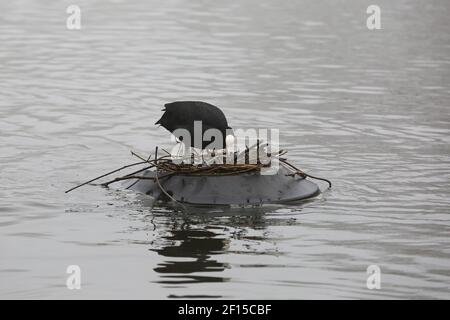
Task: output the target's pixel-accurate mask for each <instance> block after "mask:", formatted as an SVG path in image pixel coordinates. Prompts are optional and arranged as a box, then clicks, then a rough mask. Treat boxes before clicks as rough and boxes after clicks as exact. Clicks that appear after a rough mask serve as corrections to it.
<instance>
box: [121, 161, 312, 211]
mask: <svg viewBox="0 0 450 320" xmlns="http://www.w3.org/2000/svg"><path fill="white" fill-rule="evenodd" d="M164 174H165V173H164V172H162V171H158V176H159V177H163V176H164ZM140 176H142V177H144V179H133V180H127V181H126V183H125V187H126V188H127V189H130V190H134V191H136V192H139V193H143V194H146V195H149V196H151V197H153V198H154V199H155V200H159V201H164V202H170V201H172V200H171V199H170V197H168V196H167V195H166V194H165V193H164V192H163V191H162V190H161V188H160V186H159V185H158V181H159V184H160V185H161V187H162V188H163V189H164V190H165V191H166V192H167V193H168V194H169V195H170V196H171V197H172V198H173V199H175V200H176V201H178V202H180V203H184V204H191V205H261V204H275V203H289V202H294V201H299V200H304V199H308V198H312V197H315V196H317V195H319V194H320V189H319V187H318V185H317V184H315V183H314V182H311V181H309V180H307V179H306V178H304V177H301V176H299V175H292V172H291V171H289V170H288V169H286V168H285V167H284V166H280V168H279V170H278V172H277V174H274V175H261V174H260V172H259V171H252V172H248V173H241V174H236V175H222V176H215V175H185V174H182V173H180V174H176V175H171V176H168V177H164V178H159V179H158V181H156V179H154V178H155V176H156V172H155V171H154V170H146V171H143V172H142V173H141V174H140Z"/></svg>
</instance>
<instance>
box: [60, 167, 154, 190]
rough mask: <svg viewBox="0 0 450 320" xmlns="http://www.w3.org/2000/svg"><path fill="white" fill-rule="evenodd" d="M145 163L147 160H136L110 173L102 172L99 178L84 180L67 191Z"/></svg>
mask: <svg viewBox="0 0 450 320" xmlns="http://www.w3.org/2000/svg"><path fill="white" fill-rule="evenodd" d="M144 163H147V161H142V162H136V163H132V164H129V165H126V166H123V167H120V168H119V169H115V170H113V171H110V172H108V173H105V174H102V175H101V176H98V177H97V178H94V179H91V180H89V181H86V182H83V183H82V184H79V185H77V186H75V187H73V188H71V189H69V190H67V191H65V193H69V192H70V191H73V190H75V189H78V188H79V187H82V186H84V185H87V184H89V183H91V182H94V181H96V180H98V179H101V178H104V177H106V176H109V175H110V174H113V173H116V172H118V171H121V170H123V169H126V168H129V167H133V166H137V165H140V164H144Z"/></svg>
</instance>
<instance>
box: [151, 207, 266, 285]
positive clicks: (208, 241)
mask: <svg viewBox="0 0 450 320" xmlns="http://www.w3.org/2000/svg"><path fill="white" fill-rule="evenodd" d="M191 210H192V208H191ZM237 212H241V211H229V210H226V211H223V210H222V211H220V210H219V211H211V209H208V208H195V209H194V212H193V211H191V212H190V214H189V215H188V216H186V215H183V216H173V215H172V217H171V218H168V217H167V213H165V214H166V216H165V224H164V228H162V230H160V231H159V232H158V234H159V236H160V238H159V240H160V241H158V242H159V243H162V245H160V246H159V247H158V248H151V249H150V250H151V251H154V252H157V253H158V254H159V255H161V256H163V257H165V260H164V262H161V263H159V264H158V266H157V267H156V268H154V271H156V272H158V273H160V274H161V280H160V281H158V282H159V283H163V284H172V285H180V284H187V283H197V282H225V281H228V278H227V277H224V276H220V275H218V273H219V272H223V271H224V270H226V269H228V268H230V265H229V264H227V263H225V262H221V261H220V255H221V254H223V253H226V252H228V249H229V245H230V241H231V238H233V237H234V238H236V237H240V236H241V235H242V234H243V229H244V228H248V227H250V228H254V229H264V227H265V220H264V217H263V216H262V215H261V214H260V212H258V211H254V210H253V211H245V214H242V212H241V215H237ZM154 214H156V215H157V213H154ZM224 215H225V218H224ZM220 218H221V219H220ZM217 219H220V220H217ZM155 227H156V228H161V224H160V223H158V225H156V224H155ZM208 272H211V273H214V275H211V276H209V275H205V273H208ZM199 273H201V275H199Z"/></svg>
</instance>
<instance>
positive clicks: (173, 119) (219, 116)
mask: <svg viewBox="0 0 450 320" xmlns="http://www.w3.org/2000/svg"><path fill="white" fill-rule="evenodd" d="M164 107H165V109H163V111H165V112H164V114H163V115H162V117H161V119H159V120H158V121H157V122H156V123H155V124H160V125H161V126H163V127H164V128H166V129H167V130H169V131H170V132H172V133H174V131H175V130H177V129H185V130H187V131H188V132H189V134H190V137H191V139H190V141H185V139H183V143H185V144H186V145H187V146H191V147H194V148H201V149H205V148H206V147H207V146H208V145H210V144H211V143H212V142H214V147H215V148H216V149H218V148H217V146H222V148H225V138H226V136H227V134H230V132H232V131H231V128H230V127H229V126H228V121H227V119H226V117H225V115H224V113H223V112H222V110H220V109H219V108H218V107H216V106H213V105H212V104H209V103H206V102H202V101H176V102H172V103H167V104H165V105H164ZM195 121H201V124H202V137H199V138H200V139H199V138H198V137H194V122H195ZM208 129H217V130H218V131H220V133H221V140H215V139H214V137H213V138H212V139H211V140H207V141H203V140H204V139H203V137H204V133H205V131H207V130H208ZM175 135H176V134H175ZM177 138H179V137H178V136H177ZM205 140H206V139H205ZM200 141H201V142H200Z"/></svg>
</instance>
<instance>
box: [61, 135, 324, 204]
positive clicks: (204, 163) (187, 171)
mask: <svg viewBox="0 0 450 320" xmlns="http://www.w3.org/2000/svg"><path fill="white" fill-rule="evenodd" d="M162 150H163V151H164V152H165V153H166V155H163V156H158V147H156V150H155V154H154V155H153V156H152V155H150V156H148V157H147V158H145V157H142V156H140V155H138V154H137V153H135V152H133V151H132V152H131V154H132V155H133V156H135V157H136V158H138V159H139V160H140V161H139V162H135V163H131V164H128V165H126V166H123V167H121V168H118V169H115V170H113V171H110V172H108V173H106V174H103V175H101V176H98V177H96V178H94V179H91V180H89V181H86V182H84V183H82V184H79V185H77V186H75V187H73V188H71V189H69V190H67V191H66V193H68V192H70V191H72V190H75V189H77V188H79V187H81V186H84V185H87V184H92V183H93V182H94V181H97V180H99V179H101V178H104V177H106V176H109V175H111V174H113V173H116V172H119V171H121V170H124V169H127V168H130V167H135V166H143V167H141V168H140V169H139V170H136V171H134V172H132V173H129V174H126V175H124V176H119V177H116V178H114V179H112V180H109V181H106V182H103V183H101V184H100V185H101V186H103V187H108V186H109V185H110V184H112V183H116V182H119V181H123V180H130V179H136V182H137V181H139V180H146V179H149V180H155V181H156V183H157V184H158V186H159V187H160V188H161V191H163V192H164V193H165V194H166V195H168V194H167V192H165V190H164V188H163V187H162V186H161V184H160V182H159V180H161V179H165V178H169V177H171V176H174V175H188V176H229V175H240V174H247V173H258V172H260V171H261V169H262V168H267V167H270V166H271V162H272V161H279V163H280V164H281V165H283V166H284V167H286V168H287V169H288V170H289V171H290V172H291V173H290V174H289V175H292V176H295V175H299V176H301V177H303V178H306V177H310V178H313V179H317V180H323V181H326V182H327V183H328V184H329V186H330V187H331V182H330V181H329V180H327V179H324V178H319V177H315V176H312V175H310V174H307V173H305V172H303V171H302V170H300V169H298V168H297V167H295V166H294V165H292V164H291V163H289V162H288V161H287V159H286V158H283V157H282V155H284V154H286V153H287V151H285V150H280V151H278V152H277V153H275V154H270V153H267V154H266V155H267V156H268V157H267V158H266V159H264V160H265V161H260V159H259V151H260V145H259V143H258V144H257V145H256V146H252V147H250V148H246V150H244V151H242V152H240V153H237V152H235V153H233V154H232V155H231V159H232V160H231V161H230V157H228V158H227V157H226V154H225V153H220V154H214V151H213V154H212V156H211V154H209V156H210V157H209V158H208V159H205V158H204V154H200V155H199V154H191V155H190V157H188V158H179V157H177V156H175V157H173V156H172V155H171V154H170V153H169V152H167V151H165V150H164V149H162ZM252 150H256V153H255V152H253V153H252ZM228 156H230V155H228ZM152 158H153V159H152ZM189 159H190V160H191V161H188V162H186V160H189ZM227 160H228V163H227ZM152 169H153V170H155V171H156V174H155V176H154V177H148V176H144V175H140V174H141V173H142V172H144V171H146V170H152ZM168 196H169V197H170V198H172V197H171V196H170V195H168ZM172 199H173V198H172ZM175 201H176V200H175Z"/></svg>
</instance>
